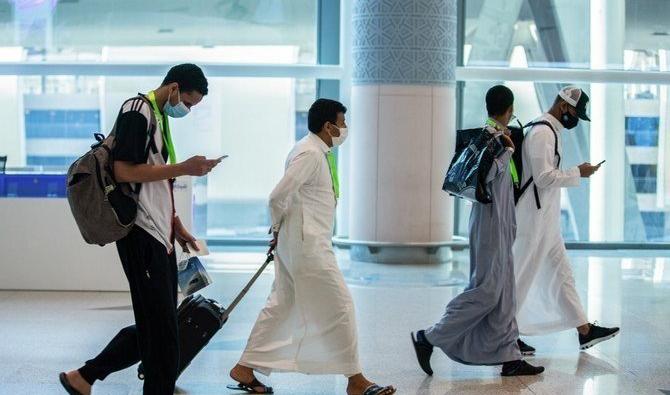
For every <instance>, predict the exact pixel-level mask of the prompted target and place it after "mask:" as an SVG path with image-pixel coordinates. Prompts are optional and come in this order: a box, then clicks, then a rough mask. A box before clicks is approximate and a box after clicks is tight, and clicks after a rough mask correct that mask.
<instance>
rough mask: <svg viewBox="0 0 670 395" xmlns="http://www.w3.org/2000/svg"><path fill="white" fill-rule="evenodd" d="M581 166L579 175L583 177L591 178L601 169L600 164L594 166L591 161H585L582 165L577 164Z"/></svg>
mask: <svg viewBox="0 0 670 395" xmlns="http://www.w3.org/2000/svg"><path fill="white" fill-rule="evenodd" d="M577 167H578V168H579V175H580V176H581V177H582V178H589V177H591V176H592V175H593V173H595V172H596V171H598V169H600V165H598V166H593V165H591V164H590V163H589V162H584V163H582V164H581V165H579V166H577Z"/></svg>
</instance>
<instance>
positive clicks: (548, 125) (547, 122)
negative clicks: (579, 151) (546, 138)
mask: <svg viewBox="0 0 670 395" xmlns="http://www.w3.org/2000/svg"><path fill="white" fill-rule="evenodd" d="M535 125H545V126H547V127H548V128H549V129H551V132H552V133H553V134H554V156H557V157H558V163H557V164H556V168H559V167H560V166H561V154H560V153H559V152H558V134H557V133H556V130H555V129H554V126H553V125H552V124H551V123H550V122H549V121H546V120H544V119H541V120H539V121H533V122H529V123H527V124H526V126H524V129H525V128H527V127H532V126H535Z"/></svg>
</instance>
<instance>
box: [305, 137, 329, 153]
mask: <svg viewBox="0 0 670 395" xmlns="http://www.w3.org/2000/svg"><path fill="white" fill-rule="evenodd" d="M308 136H309V137H308V138H309V139H310V140H312V142H313V143H314V144H316V145H317V146H318V147H319V148H320V149H321V151H323V153H324V154H327V153H328V152H330V147H329V146H328V144H326V143H325V142H324V141H323V140H321V137H319V136H317V135H316V134H314V133H312V132H309V135H308Z"/></svg>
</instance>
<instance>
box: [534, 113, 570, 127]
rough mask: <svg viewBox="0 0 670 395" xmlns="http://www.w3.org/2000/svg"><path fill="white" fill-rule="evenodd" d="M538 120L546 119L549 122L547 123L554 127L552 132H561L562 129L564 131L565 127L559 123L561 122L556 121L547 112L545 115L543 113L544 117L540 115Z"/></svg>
mask: <svg viewBox="0 0 670 395" xmlns="http://www.w3.org/2000/svg"><path fill="white" fill-rule="evenodd" d="M540 118H544V119H546V120H547V121H549V123H550V124H551V126H553V127H554V130H555V131H556V132H560V131H562V130H563V129H565V126H563V124H562V123H561V121H559V120H558V119H556V117H554V116H553V115H551V114H549V113H548V112H547V113H544V115H542V117H540Z"/></svg>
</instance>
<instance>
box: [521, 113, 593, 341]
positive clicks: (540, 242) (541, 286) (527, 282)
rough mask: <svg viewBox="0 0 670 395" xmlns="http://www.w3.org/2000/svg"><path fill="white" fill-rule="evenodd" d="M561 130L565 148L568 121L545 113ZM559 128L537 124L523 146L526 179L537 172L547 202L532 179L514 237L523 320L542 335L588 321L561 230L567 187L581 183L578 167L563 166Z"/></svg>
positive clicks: (526, 329) (525, 329) (527, 329)
mask: <svg viewBox="0 0 670 395" xmlns="http://www.w3.org/2000/svg"><path fill="white" fill-rule="evenodd" d="M540 119H541V120H545V121H548V122H549V123H550V124H551V125H552V126H553V127H554V130H555V131H556V133H557V135H558V147H557V149H558V152H559V154H560V153H561V152H562V147H561V141H562V139H561V133H563V129H564V128H563V125H562V124H561V123H560V122H559V121H558V120H557V119H556V118H554V117H553V116H552V115H550V114H544V115H543V116H542V117H541V118H540ZM554 146H555V140H554V134H553V132H552V131H551V129H550V128H549V127H547V126H546V125H536V126H533V127H532V128H531V129H530V130H529V131H528V134H527V135H526V138H525V139H524V142H523V146H522V155H523V179H522V180H521V185H524V184H525V182H526V181H527V180H528V179H529V178H530V176H531V175H532V177H533V180H534V183H535V185H536V186H537V189H538V192H539V200H540V205H541V208H540V209H538V208H537V206H536V202H535V195H534V192H533V186H532V185H531V186H530V187H529V188H528V189H527V190H526V192H525V193H524V194H523V196H522V197H521V198H520V199H519V202H518V203H517V206H516V222H517V233H516V240H515V242H514V247H513V253H514V272H515V277H516V297H517V323H518V325H519V332H520V333H521V334H523V335H539V334H544V333H548V332H555V331H560V330H565V329H569V328H576V327H578V326H580V325H584V324H586V323H587V322H588V320H587V319H586V314H585V313H584V309H583V308H582V305H581V302H580V300H579V296H578V295H577V290H576V289H575V279H574V276H573V273H572V269H571V267H570V261H569V260H568V256H567V252H566V249H565V243H564V241H563V236H562V235H561V225H560V218H561V188H565V187H576V186H579V182H580V175H579V169H578V168H577V167H572V168H570V169H568V170H561V169H559V168H557V167H558V157H557V156H556V155H555V152H554Z"/></svg>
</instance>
